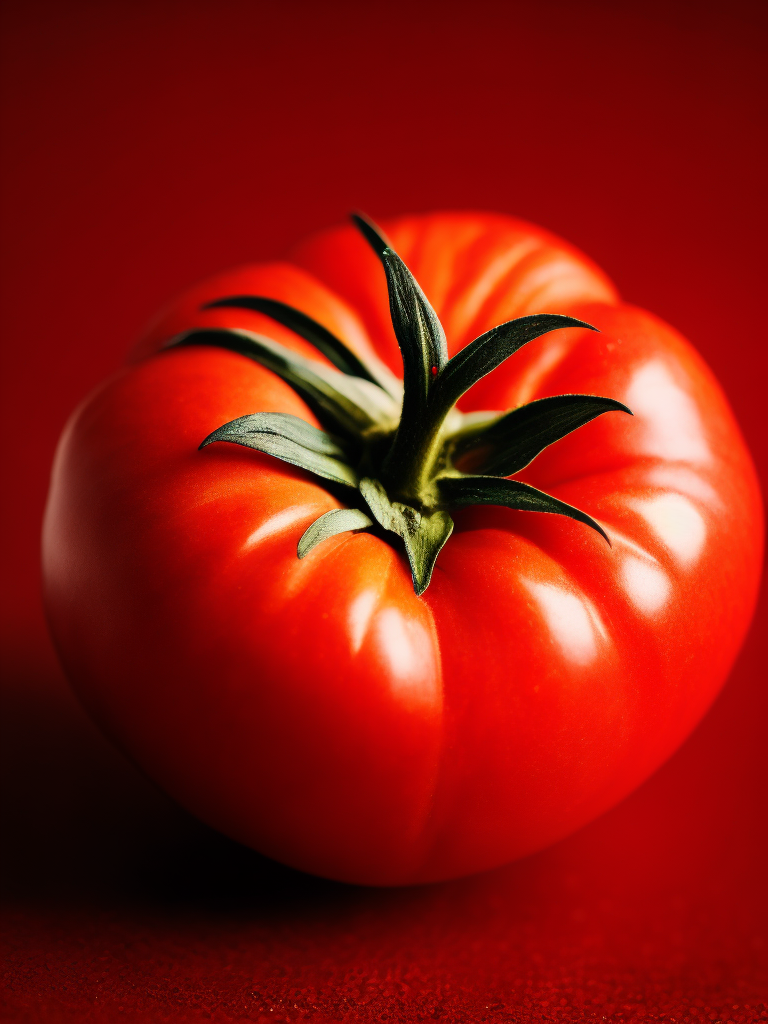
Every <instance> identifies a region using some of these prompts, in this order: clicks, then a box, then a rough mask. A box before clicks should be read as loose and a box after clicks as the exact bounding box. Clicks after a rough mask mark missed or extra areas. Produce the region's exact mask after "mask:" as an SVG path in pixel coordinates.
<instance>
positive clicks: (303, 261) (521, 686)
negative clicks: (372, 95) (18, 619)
mask: <svg viewBox="0 0 768 1024" xmlns="http://www.w3.org/2000/svg"><path fill="white" fill-rule="evenodd" d="M384 226H385V230H386V232H387V234H388V236H389V238H390V239H391V241H392V245H393V247H394V249H396V250H397V252H398V253H399V255H400V256H401V257H402V258H403V260H404V261H405V263H406V264H407V265H408V266H409V267H410V269H411V270H412V272H413V274H414V275H415V278H416V280H418V282H419V283H420V285H421V287H422V288H423V290H424V292H425V294H426V295H427V296H428V298H429V300H430V301H431V303H432V305H433V307H434V309H435V310H436V312H437V314H438V316H439V317H440V319H441V321H442V323H443V325H444V327H445V330H446V333H447V338H448V346H449V352H450V353H454V352H456V351H458V350H460V349H462V347H463V346H465V345H467V343H468V342H469V341H470V340H471V339H473V338H474V337H475V336H476V335H479V334H481V332H484V331H487V330H489V329H490V328H492V327H494V326H495V325H497V324H499V323H501V322H503V321H508V320H510V319H511V318H513V317H519V316H524V315H530V314H533V313H544V312H546V313H559V314H564V315H568V316H570V317H575V318H577V319H579V320H582V321H585V322H587V323H588V324H591V325H594V326H595V327H596V328H598V329H599V332H600V333H597V332H596V331H590V330H586V329H582V328H570V329H567V330H554V331H552V332H551V333H549V334H546V335H544V336H543V337H540V338H538V339H537V340H534V341H532V342H531V343H530V344H527V345H526V346H525V348H523V349H521V350H520V351H519V352H518V353H517V354H516V355H514V356H513V357H512V358H511V359H509V360H508V361H507V362H505V363H504V364H503V365H502V366H500V367H499V368H498V369H497V370H495V371H494V372H493V373H491V374H489V375H488V376H486V377H484V378H483V380H481V381H480V382H479V383H478V384H476V385H475V386H474V387H473V388H472V389H471V391H470V392H469V393H468V394H466V396H465V397H464V398H463V400H462V403H461V405H462V408H463V409H464V410H465V411H467V410H473V409H476V410H483V409H489V410H507V409H512V408H515V407H517V406H520V405H522V404H523V403H527V402H530V401H531V400H534V399H539V398H542V397H545V396H550V395H558V394H570V393H575V394H588V395H600V396H603V395H604V396H608V397H610V398H612V399H616V400H618V401H619V402H622V403H625V404H626V405H627V406H628V407H629V408H630V409H631V410H632V412H633V413H634V416H633V417H629V416H626V415H619V414H615V413H610V414H608V415H604V416H600V417H599V418H597V419H594V420H592V422H590V423H588V424H587V425H586V426H583V427H581V428H580V429H578V430H576V431H575V432H573V433H570V434H569V435H568V436H567V437H564V438H563V439H562V440H560V441H558V442H557V443H556V444H553V445H552V446H551V447H548V448H546V449H545V450H544V451H543V452H542V454H541V455H540V456H539V457H538V458H537V459H536V460H535V461H534V462H533V463H532V464H531V465H529V466H528V468H526V469H525V470H523V471H522V472H521V473H520V474H518V477H517V479H520V480H523V481H526V482H527V483H529V484H531V485H533V486H535V487H537V488H541V489H542V490H544V491H546V492H547V493H549V494H550V495H553V496H555V497H556V498H559V499H560V500H561V501H565V502H568V503H569V504H570V505H574V506H576V507H577V508H579V509H581V510H583V511H584V512H586V513H588V514H589V516H592V517H594V518H595V519H596V520H597V522H598V523H599V524H600V525H601V527H602V528H603V529H604V530H605V532H606V534H607V535H608V537H609V538H610V542H611V544H610V546H609V545H607V544H606V543H605V541H604V540H603V539H602V538H601V537H600V536H599V535H598V534H597V533H596V532H595V531H594V530H590V529H588V528H587V527H586V526H584V525H583V524H582V523H579V522H574V521H573V520H572V519H569V518H566V517H564V516H560V515H542V514H538V513H532V512H529V511H515V510H511V509H509V508H500V507H496V506H487V505H484V506H478V507H472V508H467V509H463V510H460V511H457V512H456V513H455V514H454V515H453V518H454V521H455V529H454V532H453V535H452V536H451V537H450V539H449V540H448V542H447V543H446V544H445V547H444V548H443V549H442V551H441V552H440V554H439V556H438V558H437V566H436V569H435V572H434V575H433V577H432V582H431V584H430V586H429V588H428V589H426V590H425V591H424V593H423V594H422V596H417V595H416V593H415V592H414V588H413V586H412V582H411V575H410V572H409V569H408V563H407V561H406V558H405V556H404V553H403V548H402V545H400V546H398V544H393V543H388V541H387V539H386V538H385V537H382V536H381V535H378V534H375V533H371V532H356V533H344V534H340V535H338V536H334V537H331V538H330V539H328V540H326V541H325V542H324V543H323V544H322V545H319V546H318V547H317V548H316V549H315V550H313V551H312V552H311V554H309V555H308V556H307V557H306V558H303V559H301V560H300V559H298V558H297V555H296V550H297V541H298V540H299V538H300V537H301V536H302V534H303V533H304V531H305V530H306V529H307V527H308V526H309V525H310V523H311V522H312V521H313V520H315V519H316V518H317V517H318V516H319V515H321V514H323V513H325V512H327V511H329V510H331V509H334V508H339V507H342V505H343V502H342V501H341V500H339V498H338V495H337V497H334V496H332V495H331V493H329V491H328V490H327V489H326V487H325V486H324V485H323V483H322V481H318V479H317V478H316V477H313V476H311V475H310V474H308V473H307V472H305V471H304V470H302V469H299V468H296V467H294V466H290V465H287V464H286V463H284V462H281V461H278V459H276V458H272V457H271V456H270V455H267V454H263V453H261V452H257V451H248V450H245V449H244V448H242V447H236V446H234V445H228V444H212V445H210V446H209V447H206V448H204V449H203V450H202V451H198V445H199V444H200V442H201V441H202V440H203V439H204V438H206V437H207V436H208V435H209V434H210V433H211V432H212V431H215V430H217V428H219V427H220V426H221V425H222V424H223V423H225V422H227V421H231V420H235V419H236V418H238V417H242V416H246V415H249V414H252V413H256V412H259V411H266V412H279V413H288V414H293V415H295V416H297V417H300V418H302V419H304V420H305V421H307V422H308V423H310V424H313V425H315V426H318V425H319V421H318V420H317V419H316V418H315V416H314V415H313V413H312V412H311V411H310V409H309V407H308V406H307V405H306V404H305V402H304V401H303V400H302V398H300V397H299V395H298V394H297V393H296V392H295V391H294V390H292V388H291V387H290V386H289V385H288V384H287V383H285V382H284V381H283V380H281V379H280V378H279V377H278V376H276V375H275V374H274V373H273V372H271V371H270V370H268V369H265V368H264V367H263V366H261V365H258V364H257V363H254V362H252V361H249V360H248V359H245V358H243V356H242V355H239V354H237V353H236V352H231V351H224V350H221V349H218V348H214V347H204V346H203V347H180V348H174V349H171V350H169V351H166V352H163V353H161V354H157V353H158V351H159V349H160V348H161V346H162V345H163V344H164V343H165V342H167V341H168V339H170V338H171V337H173V336H175V335H177V334H178V333H179V332H183V331H185V330H188V329H190V328H194V327H201V326H203V327H204V326H212V327H222V326H224V327H241V328H242V327H244V328H247V329H248V330H251V331H256V332H259V333H261V334H263V335H267V336H269V337H271V338H273V339H275V340H276V341H278V342H281V343H282V344H283V345H285V346H287V347H288V348H290V349H291V350H293V351H295V352H298V353H301V354H302V355H304V356H307V357H309V358H312V359H315V360H317V361H318V362H326V365H327V361H325V360H323V358H322V357H321V356H319V355H318V353H317V351H316V350H315V349H314V348H313V347H312V346H311V345H309V344H308V343H307V342H305V341H304V340H302V339H301V338H299V337H298V336H297V335H296V334H295V333H293V332H292V331H291V330H289V329H288V328H286V327H284V326H281V325H279V324H277V323H276V322H275V321H274V320H273V319H271V318H269V317H268V316H266V315H264V314H262V313H258V312H251V311H247V310H243V309H233V308H214V309H208V310H201V306H202V305H204V304H205V303H207V302H210V301H213V300H215V299H217V298H220V297H222V296H230V295H241V294H243V293H248V294H258V295H262V296H269V297H271V298H273V299H278V300H281V301H282V302H285V303H288V304H290V305H291V306H294V307H297V308H299V309H301V310H303V311H304V312H305V313H307V314H309V315H311V316H312V317H314V318H315V319H316V320H317V321H319V322H320V323H322V324H323V325H325V326H326V327H327V328H329V329H330V330H331V331H333V332H334V333H335V334H336V335H337V336H338V337H340V338H341V339H343V340H344V341H345V342H346V343H347V344H348V346H349V347H350V348H351V349H352V350H354V351H355V352H357V353H358V354H359V355H361V356H363V357H365V356H366V355H369V354H370V353H371V351H372V350H375V351H376V352H378V353H379V355H380V357H381V358H382V359H383V360H384V361H385V362H386V363H387V364H388V365H389V367H390V368H391V369H392V370H393V371H395V372H396V373H398V374H401V373H402V363H401V358H400V353H399V351H398V345H397V342H396V339H395V335H394V333H393V328H392V323H391V320H390V312H389V303H388V299H387V285H386V280H385V275H384V273H383V271H382V266H381V264H380V262H379V260H378V259H377V257H376V255H375V253H374V252H372V251H371V250H370V249H369V248H368V247H367V245H366V243H365V241H364V240H363V239H362V238H361V236H360V235H359V234H358V233H357V232H356V231H355V230H354V229H353V228H352V227H343V228H339V229H335V230H332V231H328V232H326V233H324V234H321V235H319V236H316V237H315V238H312V239H310V240H309V241H308V242H306V243H304V244H302V245H299V246H298V247H297V248H296V249H295V250H294V252H293V253H292V255H291V256H290V259H289V260H287V261H283V262H277V263H267V264H258V265H254V266H246V267H241V268H239V269H236V270H233V271H230V272H228V273H224V274H221V275H219V276H217V277H215V278H213V279H211V280H210V281H207V282H205V283H204V284H202V285H200V286H198V287H197V288H194V289H192V290H191V291H190V292H188V293H187V294H186V295H184V296H183V297H182V298H181V299H180V300H179V301H178V302H177V303H175V304H174V305H173V306H171V307H170V308H169V309H168V310H167V311H166V312H165V313H164V314H163V315H162V316H161V317H160V319H159V320H158V321H157V322H156V323H155V325H154V326H153V328H152V329H151V331H150V332H149V333H148V335H147V336H146V337H145V338H144V340H143V341H142V343H141V345H140V347H139V349H138V351H137V353H136V357H135V359H134V360H133V361H132V363H131V365H129V366H127V367H126V368H125V369H123V370H122V371H121V372H120V373H118V374H117V375H116V376H115V377H114V378H113V379H112V380H110V381H109V382H107V383H106V384H105V385H103V386H102V387H101V388H99V389H98V391H97V392H96V393H95V394H94V395H92V396H91V398H89V399H88V401H86V403H85V404H84V405H83V406H82V407H81V408H80V409H79V410H78V411H77V412H76V414H75V415H74V417H73V419H72V420H71V422H70V424H69V425H68V427H67V429H66V431H65V434H64V437H63V438H62V441H61V445H60V448H59V451H58V455H57V458H56V463H55V468H54V472H53V482H52V487H51V494H50V499H49V504H48V509H47V514H46V520H45V529H44V574H45V587H46V601H47V607H48V614H49V618H50V623H51V627H52V630H53V633H54V636H55V640H56V643H57V646H58V650H59V652H60V654H61V658H62V661H63V663H64V665H65V667H66V670H67V672H68V675H69V677H70V679H71V680H72V683H73V685H74V687H75V689H76V691H77V693H78V694H79V696H80V698H81V699H82V701H83V702H84V704H85V705H86V707H87V708H88V709H89V711H90V712H91V714H92V715H93V717H94V718H95V719H96V720H97V721H98V722H99V723H100V724H101V726H102V727H103V728H104V729H105V730H106V732H107V733H108V734H109V735H110V736H111V737H112V738H113V739H114V740H115V741H116V742H117V743H118V744H119V745H120V746H121V747H122V748H123V749H124V750H126V751H127V752H128V753H129V754H130V755H131V756H132V757H133V758H134V759H135V760H136V761H137V762H138V763H139V764H140V765H141V766H142V767H143V768H144V769H145V770H146V771H147V772H148V773H149V774H150V775H151V776H152V777H153V778H154V779H156V780H157V781H158V782H159V783H160V784H161V785H162V786H163V787H164V788H165V789H166V790H167V791H168V792H169V793H170V794H172V795H173V796H174V797H175V798H176V799H178V800H179V801H180V802H181V803H182V804H184V805H185V806H186V807H188V808H190V809H191V810H192V811H194V812H195V813H196V814H197V815H199V816H200V817H201V818H203V819H204V820H205V821H207V822H209V823H210V824H212V825H214V826H215V827H217V828H219V829H221V830H222V831H223V832H225V833H227V834H229V835H230V836H232V837H234V838H235V839H237V840H240V841H241V842H243V843H246V844H248V845H250V846H252V847H254V848H256V849H258V850H260V851H262V852H264V853H266V854H268V855H270V856H272V857H275V858H277V859H278V860H281V861H284V862H286V863H288V864H291V865H294V866H296V867H298V868H302V869H304V870H307V871H311V872H315V873H318V874H321V875H326V876H329V877H332V878H337V879H343V880H347V881H351V882H360V883H370V884H384V885H390V884H401V883H412V882H424V881H432V880H436V879H445V878H451V877H455V876H458V875H462V874H465V873H469V872H473V871H478V870H481V869H485V868H489V867H492V866H494V865H498V864H501V863H504V862H506V861H509V860H511V859H512V858H515V857H519V856H522V855H524V854H527V853H530V852H532V851H534V850H537V849H539V848H541V847H543V846H545V845H547V844H549V843H551V842H553V841H555V840H557V839H559V838H560V837H562V836H565V835H566V834H568V833H569V832H571V831H573V830H574V829H576V828H578V827H579V826H581V825H582V824H584V823H585V822H587V821H589V820H590V819H592V818H594V817H595V816H596V815H598V814H600V813H601V812H602V811H604V810H606V809H607V808H609V807H610V806H611V805H613V804H615V803H616V802H617V801H619V800H620V799H621V798H622V797H624V796H625V795H626V794H627V793H629V792H630V791H631V790H632V789H633V788H634V787H636V786H637V785H638V784H639V783H640V782H642V781H643V780H644V779H645V778H646V777H647V776H648V775H649V774H650V773H651V772H653V771H654V769H655V768H657V767H658V766H659V765H660V764H661V763H662V762H663V761H664V760H665V759H666V758H667V757H669V755H670V754H671V753H672V752H673V751H674V750H675V748H676V747H677V746H678V745H679V744H680V743H681V742H682V740H683V739H684V738H685V737H686V736H687V734H688V733H689V732H690V731H691V729H692V728H693V727H694V725H695V724H696V722H697V721H698V720H699V719H700V717H701V716H702V714H703V713H704V711H705V710H706V708H707V707H708V706H709V704H710V703H711V701H712V700H713V698H714V696H715V694H716V692H717V690H718V688H719V687H720V685H721V684H722V682H723V680H724V679H725V677H726V675H727V673H728V671H729V668H730V666H731V664H732V662H733V659H734V657H735V654H736V652H737V650H738V648H739V645H740V643H741V641H742V638H743V636H744V633H745V630H746V628H747V625H748V622H749V619H750V616H751V613H752V610H753V606H754V602H755V596H756V590H757V584H758V571H759V570H758V567H759V565H760V547H761V538H762V529H761V507H760V499H759V495H758V489H757V484H756V480H755V475H754V472H753V469H752V466H751V463H750V459H749V456H748V453H747V451H746V449H745V447H744V443H743V441H742V439H741V436H740V434H739V430H738V428H737V426H736V424H735V422H734V419H733V416H732V414H731V412H730V410H729V408H728V405H727V403H726V400H725V398H724V396H723V394H722V392H721V390H720V388H719V387H718V384H717V382H716V381H715V380H714V379H713V376H712V374H711V373H710V372H709V370H708V369H707V367H706V366H705V365H704V364H703V362H702V360H701V359H700V358H699V356H698V355H697V354H696V352H695V351H694V350H693V349H692V348H691V346H690V345H689V344H688V343H687V342H686V341H685V340H684V339H683V338H681V337H680V335H679V334H677V333H676V332H675V331H674V330H673V329H672V328H670V327H668V326H667V325H666V324H664V323H662V322H661V321H659V320H658V319H657V318H655V317H654V316H652V315H651V314H649V313H646V312H643V311H642V310H639V309H636V308H634V307H631V306H628V305H626V304H623V303H622V302H621V301H620V300H619V298H618V296H617V295H616V292H615V290H614V288H613V286H612V285H611V283H610V282H609V281H608V280H607V279H606V277H605V276H604V275H603V274H602V273H601V272H600V271H599V270H598V269H597V268H596V267H595V266H594V265H593V264H591V263H590V262H589V261H588V260H586V259H585V258H584V257H583V256H582V255H580V254H579V253H578V252H576V251H575V250H574V249H572V248H571V247H570V246H568V245H567V244H565V243H564V242H562V241H560V240H559V239H557V238H555V237H553V236H552V235H550V234H548V233H546V232H544V231H543V230H541V229H539V228H536V227H534V226H532V225H530V224H527V223H524V222H522V221H517V220H513V219H511V218H507V217H501V216H493V215H487V214H459V213H451V214H433V215H427V216H418V217H409V218H403V219H400V220H394V221H392V222H388V223H386V224H385V225H384ZM435 372H436V371H435Z"/></svg>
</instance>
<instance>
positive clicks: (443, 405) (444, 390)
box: [430, 313, 597, 410]
mask: <svg viewBox="0 0 768 1024" xmlns="http://www.w3.org/2000/svg"><path fill="white" fill-rule="evenodd" d="M563 327H584V328H586V329H587V330H590V331H595V330H597V328H596V327H592V325H591V324H587V323H585V322H584V321H583V320H576V319H574V317H572V316H562V315H560V314H559V313H536V314H534V315H533V316H521V317H518V318H517V319H516V320H509V321H507V323H505V324H499V326H498V327H493V328H491V330H490V331H486V333H485V334H481V335H480V337H479V338H475V340H474V341H471V342H470V343H469V344H468V345H467V346H465V347H464V348H463V349H461V351H460V352H457V353H456V355H455V356H453V358H452V359H450V360H449V362H448V363H447V365H446V366H445V368H444V370H443V371H442V373H441V374H440V375H439V376H438V378H437V380H436V381H435V387H434V389H433V392H432V395H431V396H430V401H431V404H432V405H433V406H434V407H435V409H436V410H443V409H450V408H451V407H452V406H453V405H454V404H455V403H456V402H457V401H458V400H459V399H460V398H461V396H462V395H463V394H464V393H465V392H466V391H468V390H469V389H470V388H471V387H472V385H473V384H476V383H477V381H479V380H480V379H481V378H482V377H485V376H486V375H487V374H489V373H490V372H491V371H492V370H495V369H496V367H497V366H500V365H501V364H502V363H503V362H504V361H505V359H509V357H510V356H511V355H513V354H514V353H515V352H517V351H518V349H521V348H522V347H523V345H527V344H528V342H529V341H533V340H534V338H539V337H541V335H542V334H549V332H550V331H557V330H560V329H561V328H563Z"/></svg>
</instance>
